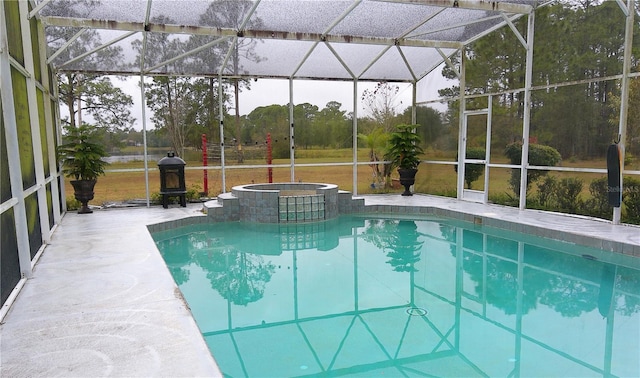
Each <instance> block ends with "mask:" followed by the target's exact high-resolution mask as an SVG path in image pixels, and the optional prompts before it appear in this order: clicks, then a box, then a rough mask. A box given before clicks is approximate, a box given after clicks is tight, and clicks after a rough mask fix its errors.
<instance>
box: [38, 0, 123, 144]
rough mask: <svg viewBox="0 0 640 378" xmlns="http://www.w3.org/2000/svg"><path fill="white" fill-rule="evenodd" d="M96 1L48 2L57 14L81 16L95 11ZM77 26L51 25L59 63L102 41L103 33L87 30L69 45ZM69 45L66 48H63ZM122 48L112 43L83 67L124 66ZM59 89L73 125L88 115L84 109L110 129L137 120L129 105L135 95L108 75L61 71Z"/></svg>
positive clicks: (49, 33) (51, 42)
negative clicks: (94, 2) (93, 3)
mask: <svg viewBox="0 0 640 378" xmlns="http://www.w3.org/2000/svg"><path fill="white" fill-rule="evenodd" d="M91 5H92V2H87V1H85V0H63V1H57V2H54V3H52V4H49V5H48V6H49V7H50V9H51V12H52V13H53V14H58V15H61V16H65V17H80V16H84V15H85V13H87V12H90V11H91ZM75 33H76V31H75V30H71V29H69V28H57V27H51V28H49V29H48V31H47V33H46V36H47V44H48V45H49V46H50V47H51V48H53V49H57V48H60V52H61V53H60V54H59V55H58V56H57V57H56V62H57V63H63V62H67V61H69V60H70V59H72V58H74V57H77V56H79V55H82V54H84V53H87V52H89V51H91V50H93V49H95V48H97V47H98V46H101V45H102V43H103V42H102V40H101V38H100V34H99V33H98V32H97V31H94V30H86V31H85V32H84V33H82V34H81V35H80V36H79V37H77V39H76V40H75V42H74V43H72V44H70V45H68V46H66V44H67V42H69V41H71V40H72V39H73V38H74V34H75ZM64 46H66V47H65V48H62V47H64ZM123 61H124V59H123V55H122V48H121V47H116V46H109V47H106V48H103V49H100V50H98V51H96V52H94V53H93V54H90V55H89V56H87V57H85V58H84V59H83V60H82V61H81V63H79V64H82V67H80V68H83V67H86V68H93V69H95V67H122V66H123V65H124V64H123V63H122V62H123ZM58 83H59V85H58V92H59V97H60V100H61V103H63V104H64V105H65V106H66V107H67V109H68V112H69V119H68V120H66V122H67V123H68V125H69V126H70V127H71V128H76V127H78V126H80V125H82V124H83V123H85V122H87V119H83V117H82V116H83V113H85V114H87V115H89V116H90V117H91V118H93V121H94V122H95V125H96V126H98V127H101V128H104V129H106V130H109V131H113V130H117V129H120V130H122V129H128V128H130V127H131V125H132V124H133V121H134V119H133V118H132V117H131V112H130V110H129V107H130V106H131V105H132V104H133V100H132V98H131V96H128V95H127V94H125V93H124V92H123V91H122V90H120V89H119V88H115V87H114V86H113V84H112V83H111V81H110V80H109V78H108V77H106V76H104V75H91V74H82V73H77V72H60V73H59V74H58Z"/></svg>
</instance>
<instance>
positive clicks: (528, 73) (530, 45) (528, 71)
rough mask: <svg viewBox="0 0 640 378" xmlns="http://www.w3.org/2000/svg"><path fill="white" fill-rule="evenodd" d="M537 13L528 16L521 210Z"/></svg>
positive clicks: (527, 155) (523, 205) (525, 198)
mask: <svg viewBox="0 0 640 378" xmlns="http://www.w3.org/2000/svg"><path fill="white" fill-rule="evenodd" d="M534 25H535V13H534V12H531V13H529V16H528V28H527V61H526V66H525V77H524V113H523V118H524V119H523V121H522V161H521V165H520V167H521V168H520V204H519V207H520V210H524V209H525V208H526V207H527V166H528V165H529V127H530V124H531V85H532V80H533V78H532V72H533V35H534Z"/></svg>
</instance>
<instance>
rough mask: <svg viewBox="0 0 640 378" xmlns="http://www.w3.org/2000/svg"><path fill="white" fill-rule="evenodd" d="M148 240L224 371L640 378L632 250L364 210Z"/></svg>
mask: <svg viewBox="0 0 640 378" xmlns="http://www.w3.org/2000/svg"><path fill="white" fill-rule="evenodd" d="M153 237H154V239H155V240H156V244H157V246H158V248H159V250H160V252H161V254H162V256H163V258H164V259H165V261H166V263H167V266H168V268H169V270H170V271H171V273H172V275H173V277H174V279H175V281H176V283H177V284H178V286H179V288H180V290H181V291H182V293H183V296H184V298H185V300H186V301H187V303H188V305H189V307H190V308H191V311H192V313H193V316H194V318H195V319H196V322H197V324H198V326H199V327H200V330H201V332H202V334H203V336H204V338H205V340H206V342H207V344H208V346H209V348H210V350H211V353H212V354H213V356H214V358H215V359H216V361H217V363H218V365H219V366H220V369H221V370H222V372H223V373H224V374H225V375H226V376H230V377H292V376H339V375H351V376H356V375H359V376H367V377H370V376H386V377H389V376H392V377H393V376H425V375H434V376H455V377H460V376H465V377H468V376H491V377H498V376H505V377H507V376H516V377H519V376H581V377H583V376H603V375H615V376H640V365H639V362H638V353H639V351H640V341H639V339H640V338H639V337H638V335H640V260H639V259H637V258H633V257H630V256H624V255H619V254H613V253H607V252H603V251H599V250H593V249H590V248H584V247H579V246H576V245H573V244H569V243H561V242H556V241H550V240H542V239H539V238H534V237H531V236H527V235H521V234H517V233H513V232H507V231H503V230H497V229H491V228H488V227H483V226H480V225H474V224H472V223H465V222H461V221H455V220H449V219H438V218H412V219H409V218H401V217H393V218H384V217H374V216H371V215H368V216H341V217H339V218H337V219H335V220H332V221H325V222H318V223H308V224H256V223H242V222H231V223H211V224H200V225H193V226H189V227H181V228H177V229H174V230H170V231H163V232H157V233H154V234H153Z"/></svg>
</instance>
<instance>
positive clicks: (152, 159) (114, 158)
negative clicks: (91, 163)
mask: <svg viewBox="0 0 640 378" xmlns="http://www.w3.org/2000/svg"><path fill="white" fill-rule="evenodd" d="M147 156H148V157H147V161H148V162H149V164H151V163H153V164H154V165H155V163H157V162H158V161H159V160H160V159H162V158H163V157H165V156H166V155H157V154H153V155H147ZM102 160H104V161H106V162H107V163H109V164H111V163H129V162H132V161H144V154H140V155H137V154H128V155H110V156H107V157H105V158H103V159H102Z"/></svg>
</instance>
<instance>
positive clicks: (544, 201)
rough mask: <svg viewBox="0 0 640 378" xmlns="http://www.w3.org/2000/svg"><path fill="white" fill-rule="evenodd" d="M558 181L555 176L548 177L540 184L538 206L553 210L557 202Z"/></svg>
mask: <svg viewBox="0 0 640 378" xmlns="http://www.w3.org/2000/svg"><path fill="white" fill-rule="evenodd" d="M557 190H558V180H557V179H556V178H555V176H547V177H545V178H544V180H543V181H542V182H541V183H538V204H539V205H540V207H542V208H543V209H548V208H553V206H554V204H555V202H556V201H557V198H556V197H557Z"/></svg>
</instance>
